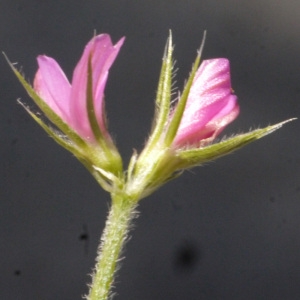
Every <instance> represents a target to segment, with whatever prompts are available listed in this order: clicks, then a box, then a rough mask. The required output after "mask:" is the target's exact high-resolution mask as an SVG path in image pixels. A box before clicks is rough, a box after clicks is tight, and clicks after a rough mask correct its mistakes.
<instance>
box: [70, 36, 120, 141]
mask: <svg viewBox="0 0 300 300" xmlns="http://www.w3.org/2000/svg"><path fill="white" fill-rule="evenodd" d="M123 41H124V38H123V39H121V40H120V41H119V42H118V43H117V44H116V45H115V46H114V45H113V44H112V42H111V39H110V36H109V35H107V34H102V35H98V36H96V37H94V38H93V39H92V40H91V41H90V42H89V43H88V44H87V45H86V47H85V50H84V52H83V55H82V57H81V59H80V60H79V63H78V64H77V66H76V68H75V70H74V73H73V80H72V91H71V103H70V110H71V116H72V122H73V124H74V127H75V128H76V130H77V131H78V132H79V133H80V134H81V135H83V136H85V137H86V138H90V139H93V138H94V137H93V133H92V129H91V127H90V123H89V119H88V113H87V107H86V104H87V99H86V85H87V71H88V62H89V58H90V57H91V58H92V72H93V74H92V78H93V97H94V108H95V114H96V117H97V120H98V124H99V127H100V129H101V130H102V133H103V134H106V135H108V133H107V131H106V128H105V125H104V119H103V113H104V112H103V104H104V103H103V93H104V88H105V83H106V80H107V76H108V71H109V68H110V67H111V65H112V63H113V62H114V60H115V58H116V56H117V54H118V52H119V50H120V48H121V46H122V44H123Z"/></svg>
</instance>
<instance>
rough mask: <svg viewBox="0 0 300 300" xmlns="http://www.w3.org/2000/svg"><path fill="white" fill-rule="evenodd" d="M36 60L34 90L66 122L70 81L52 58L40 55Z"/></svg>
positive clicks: (67, 119)
mask: <svg viewBox="0 0 300 300" xmlns="http://www.w3.org/2000/svg"><path fill="white" fill-rule="evenodd" d="M37 61H38V65H39V69H38V71H37V73H36V75H35V78H34V83H33V87H34V90H35V91H36V92H37V94H38V95H39V96H40V97H41V98H42V99H43V100H44V101H45V102H46V103H47V104H48V105H49V107H50V108H51V109H52V110H53V111H54V112H55V113H56V114H57V115H59V116H60V117H61V118H62V119H63V120H64V121H65V122H66V123H68V122H69V98H70V91H71V85H70V83H69V81H68V79H67V77H66V76H65V74H64V72H63V71H62V69H61V68H60V66H59V65H58V63H57V62H56V61H55V60H54V59H53V58H51V57H47V56H45V55H40V56H38V57H37Z"/></svg>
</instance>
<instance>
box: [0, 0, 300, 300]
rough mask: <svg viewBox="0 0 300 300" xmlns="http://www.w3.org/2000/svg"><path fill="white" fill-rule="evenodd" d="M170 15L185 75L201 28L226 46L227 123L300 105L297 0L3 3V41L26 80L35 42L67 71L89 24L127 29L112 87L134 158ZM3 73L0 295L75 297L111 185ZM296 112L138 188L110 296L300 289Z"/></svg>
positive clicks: (245, 294) (117, 134)
mask: <svg viewBox="0 0 300 300" xmlns="http://www.w3.org/2000/svg"><path fill="white" fill-rule="evenodd" d="M169 29H172V30H173V35H174V41H175V45H176V46H175V57H176V60H177V67H179V71H178V73H177V82H178V86H179V87H180V88H182V85H183V82H184V80H185V79H186V78H187V75H188V72H189V70H190V67H191V64H192V62H193V60H194V58H195V54H196V49H197V48H198V47H199V45H200V41H201V37H202V33H203V30H204V29H207V30H208V38H207V42H206V46H205V51H204V58H212V57H228V58H229V59H230V61H231V70H232V84H233V87H234V90H235V92H236V94H237V95H238V97H239V103H240V107H241V113H240V116H239V118H238V119H237V120H236V121H235V122H234V123H233V124H231V125H230V126H229V127H228V129H227V130H226V132H225V133H227V134H231V133H238V132H243V131H247V130H248V129H249V128H250V127H252V128H256V127H258V126H266V125H268V124H273V123H276V122H279V121H282V120H285V119H287V118H291V117H299V108H300V104H299V96H300V86H299V79H300V76H299V70H300V69H299V53H300V39H299V32H300V2H299V1H297V0H286V1H279V0H254V1H234V0H224V1H217V0H209V1H208V0H203V1H199V0H197V1H196V0H194V1H192V0H181V1H179V0H173V1H171V0H166V1H155V0H143V1H124V0H123V1H122V0H121V1H102V0H98V1H95V0H89V1H75V0H73V1H71V0H65V1H39V0H26V1H24V0H23V1H21V0H19V1H17V0H1V2H0V49H1V50H2V51H5V53H6V54H7V55H8V56H9V58H10V59H11V60H12V61H13V62H16V61H17V62H19V66H22V67H23V70H24V72H25V74H26V77H27V78H28V79H29V80H31V81H32V80H33V77H34V74H35V71H36V69H37V65H36V61H35V57H36V56H37V55H38V54H47V55H49V56H52V57H54V58H56V59H57V61H58V62H59V63H60V64H61V65H62V67H63V69H64V70H65V71H66V73H67V75H68V76H69V77H70V76H71V74H72V70H73V68H74V66H75V64H76V62H77V61H78V59H79V57H80V55H81V53H82V50H83V47H84V45H85V44H86V43H87V41H88V40H89V39H90V38H91V37H92V36H93V32H94V30H96V31H97V32H98V33H101V32H107V33H110V34H111V36H112V38H113V40H114V42H116V41H117V40H118V39H119V38H120V37H122V36H124V35H125V36H126V42H125V45H124V46H123V48H122V50H121V52H120V55H119V56H118V58H117V60H116V62H115V64H114V66H113V68H112V70H111V73H110V77H109V81H108V84H107V88H106V106H107V112H108V117H109V121H110V122H109V125H110V126H109V128H110V131H111V132H112V133H113V136H114V138H115V139H116V141H117V145H118V147H119V149H120V151H121V152H122V155H123V156H124V158H125V160H126V161H128V159H129V157H130V155H131V153H132V149H133V148H137V149H139V150H140V149H141V148H142V145H143V143H144V141H145V139H146V137H147V134H148V132H149V129H150V125H151V120H152V115H153V101H154V98H155V90H156V84H157V80H158V75H159V69H160V64H161V57H162V53H163V49H164V44H165V41H166V38H167V36H168V30H169ZM0 71H1V73H0V99H1V110H0V137H1V147H0V153H1V167H0V241H1V243H0V270H1V272H0V299H5V300H12V299H13V300H27V299H39V300H40V299H41V300H50V299H58V300H60V299H62V300H69V299H70V300H71V299H81V296H82V295H83V294H85V293H86V291H87V288H86V283H87V282H88V281H89V277H88V275H87V274H89V273H90V272H91V269H92V267H93V265H94V259H95V253H96V248H97V244H98V240H99V237H100V234H101V231H102V229H103V226H104V222H105V218H106V213H107V208H108V204H109V195H108V194H106V193H105V192H104V191H102V190H101V189H100V188H99V187H98V186H97V184H96V183H95V182H94V181H93V179H92V177H91V176H90V175H89V174H88V173H87V172H86V170H85V169H84V168H83V167H82V166H81V165H80V164H79V163H78V162H77V161H76V159H74V158H73V157H72V155H71V154H70V153H68V152H66V151H65V150H64V149H62V148H60V147H59V146H58V145H57V144H55V143H54V142H53V141H52V140H51V139H50V138H49V137H47V135H46V134H45V133H44V132H43V131H42V129H40V128H39V127H38V125H37V124H35V123H34V121H33V120H31V119H30V117H29V116H28V115H27V114H26V112H25V111H24V110H23V109H22V108H21V107H20V106H19V105H17V103H16V99H17V98H18V97H21V98H22V100H24V101H25V102H27V103H31V100H30V99H29V98H28V96H27V95H26V92H25V91H24V90H23V89H22V87H21V86H20V84H19V83H18V81H17V79H16V78H15V77H14V75H13V74H12V72H11V70H10V69H9V67H8V65H7V63H6V62H5V60H4V58H2V59H0ZM299 126H300V125H299V121H296V122H293V123H291V124H288V125H286V126H285V127H284V128H283V129H281V130H280V131H278V132H276V133H274V134H272V135H271V136H268V137H266V138H264V139H263V140H260V141H258V142H256V143H254V144H252V145H250V146H248V147H247V148H245V149H242V150H240V151H239V152H237V153H235V154H233V155H230V156H227V157H225V158H222V159H220V160H218V161H216V162H214V163H210V164H207V165H206V166H204V167H202V168H197V169H194V170H192V171H191V172H186V173H185V174H184V175H183V176H182V177H181V178H179V179H177V180H176V181H173V182H171V183H169V184H168V185H167V186H165V187H163V188H162V189H160V190H159V191H157V192H156V193H155V194H153V195H152V196H150V197H148V198H146V199H144V200H143V201H142V202H141V204H140V206H139V211H140V217H139V218H138V219H137V220H136V221H135V228H134V231H133V232H132V238H131V240H130V242H129V243H128V244H127V246H126V250H125V252H124V256H126V260H124V261H123V262H122V269H121V272H120V273H119V276H118V278H117V283H116V292H117V296H116V298H115V299H124V300H125V299H143V300H150V299H151V300H154V299H155V300H166V299H172V300H179V299H272V300H273V299H300V182H299V174H300V165H299V162H300V153H299V149H300V148H299V146H300V145H299V144H300V142H299Z"/></svg>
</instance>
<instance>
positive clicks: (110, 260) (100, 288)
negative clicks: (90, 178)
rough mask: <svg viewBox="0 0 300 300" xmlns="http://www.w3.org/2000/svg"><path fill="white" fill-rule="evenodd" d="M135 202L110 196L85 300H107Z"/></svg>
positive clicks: (123, 197)
mask: <svg viewBox="0 0 300 300" xmlns="http://www.w3.org/2000/svg"><path fill="white" fill-rule="evenodd" d="M135 207H136V202H135V201H132V200H131V199H128V197H126V195H120V194H118V195H112V205H111V209H110V212H109V215H108V219H107V221H106V225H105V229H104V232H103V235H102V238H101V243H100V246H99V249H98V257H97V262H96V268H95V271H94V275H93V280H92V284H91V286H90V291H89V295H88V297H87V300H107V299H108V297H109V296H110V293H111V287H112V284H113V280H114V275H115V272H116V271H117V263H118V260H119V258H120V254H121V251H122V248H123V246H124V243H125V241H126V238H127V234H128V231H129V229H130V224H131V220H132V219H133V217H134V215H135V214H134V212H135Z"/></svg>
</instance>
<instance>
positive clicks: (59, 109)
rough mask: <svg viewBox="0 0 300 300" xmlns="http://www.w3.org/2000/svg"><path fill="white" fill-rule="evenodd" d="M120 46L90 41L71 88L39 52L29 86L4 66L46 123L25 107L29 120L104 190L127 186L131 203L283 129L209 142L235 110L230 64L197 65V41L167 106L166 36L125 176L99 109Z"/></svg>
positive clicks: (168, 57) (169, 49) (169, 84)
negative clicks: (141, 139) (141, 138)
mask: <svg viewBox="0 0 300 300" xmlns="http://www.w3.org/2000/svg"><path fill="white" fill-rule="evenodd" d="M123 42H124V38H122V39H121V40H119V42H118V43H116V44H115V45H113V44H112V42H111V39H110V36H109V35H107V34H102V35H98V36H95V37H93V38H92V40H91V41H90V42H89V43H88V44H87V46H86V47H85V49H84V52H83V54H82V57H81V58H80V60H79V62H78V64H77V66H76V68H75V70H74V73H73V77H72V83H70V82H69V81H68V79H67V77H66V76H65V74H64V73H63V71H62V70H61V68H60V66H59V65H58V63H57V62H56V61H55V60H54V59H52V58H50V57H47V56H45V55H41V56H38V58H37V61H38V66H39V68H38V71H37V73H36V76H35V79H34V84H33V87H31V86H30V85H29V84H28V83H27V82H26V81H25V80H24V78H23V77H22V76H21V74H20V73H19V72H18V71H17V70H16V69H15V68H14V67H13V66H12V65H11V66H12V68H13V70H14V72H15V74H16V75H17V77H18V78H19V80H20V81H21V83H22V84H23V86H24V87H25V89H26V90H27V92H28V93H29V95H30V96H31V98H32V99H33V100H34V102H35V103H36V104H37V106H38V107H39V109H40V110H41V111H42V112H43V113H44V115H45V116H46V117H47V119H48V120H49V121H50V124H48V123H46V122H45V121H44V120H43V119H42V118H41V117H40V116H39V114H36V113H33V112H32V110H30V109H29V108H28V107H26V106H24V107H25V108H26V109H27V111H28V112H29V113H30V115H31V116H32V117H33V118H34V119H35V120H36V121H37V122H38V123H39V124H40V125H41V126H42V127H43V128H44V129H45V130H46V132H47V133H48V134H49V135H50V136H52V137H53V138H54V139H55V140H56V141H57V142H58V143H59V144H60V145H62V146H63V147H65V148H66V149H67V150H69V151H71V152H72V153H73V154H74V155H75V156H76V157H77V158H78V159H79V160H80V161H81V162H82V163H83V164H84V165H85V166H86V167H87V169H88V170H89V171H90V172H91V173H92V174H93V175H94V177H95V178H96V179H97V181H98V182H99V183H100V184H101V185H102V186H103V187H104V188H105V189H106V190H108V191H110V192H113V191H114V190H116V189H127V191H128V194H134V196H133V198H142V197H144V196H146V195H148V194H150V193H151V192H152V191H153V190H155V189H156V188H157V187H159V186H160V185H161V184H163V183H164V182H166V181H167V180H169V179H171V178H173V177H174V176H175V174H177V173H178V171H181V170H184V169H186V168H190V167H193V166H196V165H199V164H201V163H203V162H205V161H208V160H211V159H214V158H217V157H219V156H222V155H225V154H227V153H229V152H231V151H234V150H235V149H237V148H240V147H242V146H244V145H245V144H247V143H249V142H251V141H253V140H256V139H258V138H260V137H262V136H264V135H266V134H268V133H270V132H271V131H273V130H276V129H278V128H279V127H281V125H282V124H283V123H280V124H277V125H274V126H269V127H266V128H264V129H259V130H255V131H252V132H250V133H247V134H243V135H238V136H235V137H233V138H230V139H228V140H224V141H221V142H219V143H212V142H213V141H214V139H215V138H216V137H217V136H218V135H219V134H220V133H221V132H222V130H223V129H224V128H225V127H226V126H227V125H228V124H229V123H230V122H232V121H233V120H234V119H235V118H236V117H237V115H238V113H239V106H238V103H237V97H236V96H235V95H234V94H233V90H232V87H231V80H230V69H229V61H228V60H227V59H225V58H217V59H210V60H204V61H203V62H202V63H201V64H200V54H201V51H202V48H203V44H204V39H203V42H202V46H201V48H200V50H199V52H198V55H197V58H196V61H195V63H194V65H193V68H192V71H191V74H190V77H189V79H188V80H187V83H186V85H185V87H184V90H183V91H182V94H181V95H178V99H177V103H176V104H175V106H173V105H172V100H173V99H171V94H172V91H171V90H172V66H173V60H172V53H173V45H172V38H171V36H170V38H169V40H168V43H167V47H166V51H165V55H164V57H163V64H162V69H161V74H160V80H159V84H158V90H157V99H156V113H155V119H154V127H153V130H152V133H151V135H150V137H149V140H148V142H147V144H146V146H145V148H144V150H143V151H142V153H141V154H140V155H138V154H136V153H135V154H134V155H133V156H132V159H131V161H130V164H129V168H128V171H127V172H126V173H124V172H123V167H122V159H121V157H120V155H119V152H118V151H117V149H116V147H115V145H114V143H113V141H112V138H111V137H110V135H109V133H108V130H107V126H106V121H105V108H104V89H105V84H106V81H107V78H108V73H109V69H110V67H111V65H112V64H113V62H114V60H115V58H116V57H117V55H118V52H119V50H120V48H121V46H122V44H123ZM53 125H54V126H55V128H54V127H53Z"/></svg>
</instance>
